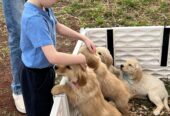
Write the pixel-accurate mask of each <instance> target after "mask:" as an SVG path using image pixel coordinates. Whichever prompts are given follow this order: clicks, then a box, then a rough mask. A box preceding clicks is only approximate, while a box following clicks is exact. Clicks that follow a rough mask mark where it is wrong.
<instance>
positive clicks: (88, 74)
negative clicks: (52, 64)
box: [52, 65, 121, 116]
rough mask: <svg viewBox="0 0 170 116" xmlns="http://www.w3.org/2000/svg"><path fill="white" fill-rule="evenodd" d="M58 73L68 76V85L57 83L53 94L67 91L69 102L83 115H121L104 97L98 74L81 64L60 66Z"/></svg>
mask: <svg viewBox="0 0 170 116" xmlns="http://www.w3.org/2000/svg"><path fill="white" fill-rule="evenodd" d="M56 72H57V74H58V75H64V76H67V77H68V79H69V82H68V83H67V84H66V85H56V86H54V87H53V88H52V94H53V95H56V94H60V93H66V95H67V96H68V101H69V103H70V104H71V105H72V106H73V107H76V108H77V109H78V110H79V111H80V112H81V114H82V115H83V116H91V115H93V116H121V113H120V112H119V111H118V110H117V109H116V108H115V107H114V106H112V105H111V104H109V103H108V102H107V101H106V100H105V99H104V97H103V95H102V92H101V89H100V85H99V82H98V80H97V78H96V74H95V73H94V71H93V70H92V69H90V68H88V67H87V68H85V67H82V66H80V65H69V66H58V67H57V69H56Z"/></svg>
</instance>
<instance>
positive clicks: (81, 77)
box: [77, 72, 87, 86]
mask: <svg viewBox="0 0 170 116" xmlns="http://www.w3.org/2000/svg"><path fill="white" fill-rule="evenodd" d="M77 82H78V84H79V86H84V85H85V84H86V83H87V80H86V77H85V74H84V72H80V73H79V74H78V80H77Z"/></svg>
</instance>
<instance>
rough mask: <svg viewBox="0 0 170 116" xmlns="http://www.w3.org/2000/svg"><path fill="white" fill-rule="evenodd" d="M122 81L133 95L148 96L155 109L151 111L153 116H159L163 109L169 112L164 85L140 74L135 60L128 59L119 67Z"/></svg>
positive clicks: (139, 67)
mask: <svg viewBox="0 0 170 116" xmlns="http://www.w3.org/2000/svg"><path fill="white" fill-rule="evenodd" d="M121 70H122V72H123V79H124V80H125V81H127V84H128V86H129V88H130V90H131V92H132V93H133V94H134V95H137V96H148V97H149V99H150V101H151V102H153V103H154V104H155V105H156V106H157V108H156V109H155V110H154V111H153V114H154V115H159V114H160V112H161V110H162V109H163V107H165V108H166V109H167V110H168V111H169V106H168V92H167V90H166V88H165V86H164V83H163V82H162V81H161V80H160V79H158V78H156V77H153V76H152V75H149V74H146V73H144V72H142V68H141V66H140V64H139V62H138V61H137V59H135V58H132V59H128V60H127V61H126V63H124V64H122V65H121Z"/></svg>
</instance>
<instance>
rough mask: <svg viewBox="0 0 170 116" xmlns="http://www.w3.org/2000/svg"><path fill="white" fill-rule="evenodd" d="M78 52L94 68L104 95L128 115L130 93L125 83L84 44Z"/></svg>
mask: <svg viewBox="0 0 170 116" xmlns="http://www.w3.org/2000/svg"><path fill="white" fill-rule="evenodd" d="M79 52H80V53H82V54H83V55H85V57H86V61H87V65H88V66H89V67H90V68H93V69H94V72H95V73H96V75H97V79H98V81H99V83H100V87H101V90H102V93H103V95H104V97H105V98H108V99H110V100H112V101H114V102H115V105H116V107H117V108H118V109H119V111H120V112H121V113H122V114H123V115H124V116H128V115H129V111H128V110H129V107H128V101H129V98H130V93H129V92H128V90H127V88H126V87H125V85H124V84H123V83H122V82H121V81H120V80H119V79H118V78H117V77H116V76H115V75H113V74H112V73H111V72H110V71H109V70H108V68H107V67H106V65H105V64H104V63H103V62H101V60H100V58H99V56H98V55H97V54H92V53H90V52H89V50H88V49H87V48H86V47H85V46H83V47H81V48H80V51H79Z"/></svg>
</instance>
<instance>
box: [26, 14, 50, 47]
mask: <svg viewBox="0 0 170 116" xmlns="http://www.w3.org/2000/svg"><path fill="white" fill-rule="evenodd" d="M26 28H27V29H26V35H27V37H28V38H29V39H30V41H31V43H32V45H33V46H34V47H35V48H37V47H41V46H45V45H51V44H53V42H52V38H51V37H50V32H49V29H48V24H47V22H46V21H45V20H44V19H43V17H41V16H34V17H31V18H30V19H29V20H28V22H27V24H26Z"/></svg>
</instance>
